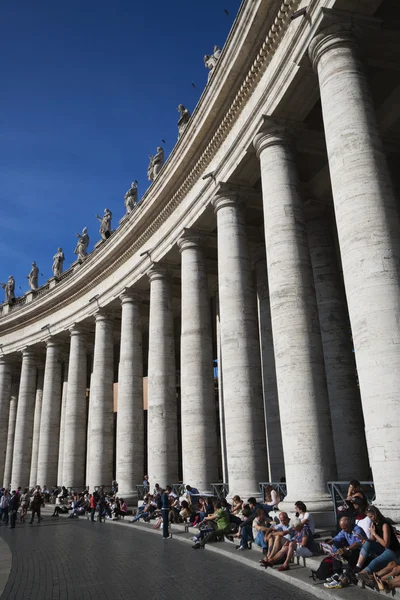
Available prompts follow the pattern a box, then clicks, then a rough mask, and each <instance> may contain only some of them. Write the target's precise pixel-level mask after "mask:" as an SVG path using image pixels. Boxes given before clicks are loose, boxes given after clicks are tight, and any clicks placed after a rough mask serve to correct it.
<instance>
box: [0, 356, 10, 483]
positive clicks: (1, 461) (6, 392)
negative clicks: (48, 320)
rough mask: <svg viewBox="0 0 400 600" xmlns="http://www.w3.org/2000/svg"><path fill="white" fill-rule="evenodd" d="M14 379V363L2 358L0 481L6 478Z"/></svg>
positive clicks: (0, 360)
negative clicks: (7, 441)
mask: <svg viewBox="0 0 400 600" xmlns="http://www.w3.org/2000/svg"><path fill="white" fill-rule="evenodd" d="M11 381H12V364H11V362H10V360H9V359H7V358H0V440H1V443H0V481H3V479H4V467H5V462H6V449H7V444H6V439H7V431H8V418H9V413H10V397H11Z"/></svg>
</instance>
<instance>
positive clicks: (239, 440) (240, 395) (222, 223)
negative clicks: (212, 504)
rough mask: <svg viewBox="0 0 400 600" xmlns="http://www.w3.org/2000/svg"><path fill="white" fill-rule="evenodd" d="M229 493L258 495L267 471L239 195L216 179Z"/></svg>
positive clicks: (251, 291) (254, 309)
mask: <svg viewBox="0 0 400 600" xmlns="http://www.w3.org/2000/svg"><path fill="white" fill-rule="evenodd" d="M212 203H213V206H214V209H215V212H216V214H217V226H218V227H217V230H218V289H219V311H220V326H221V344H222V355H223V363H222V368H223V381H224V410H225V432H226V448H227V462H228V478H229V481H228V484H229V494H230V495H231V496H232V495H234V494H239V495H240V496H241V497H244V498H246V499H247V498H248V497H249V496H250V495H251V496H258V494H259V485H258V484H259V482H260V481H265V478H266V476H267V474H268V466H267V453H266V445H265V421H264V406H263V394H262V382H261V359H260V346H259V338H258V323H257V307H256V292H255V289H254V285H253V277H252V269H251V262H250V256H249V249H248V243H247V236H246V224H245V219H244V214H243V210H242V199H241V197H239V195H238V192H237V191H236V189H235V188H230V187H229V186H225V185H224V184H222V185H221V187H220V190H219V192H217V195H216V196H215V197H214V199H213V201H212Z"/></svg>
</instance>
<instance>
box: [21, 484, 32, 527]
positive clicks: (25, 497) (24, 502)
mask: <svg viewBox="0 0 400 600" xmlns="http://www.w3.org/2000/svg"><path fill="white" fill-rule="evenodd" d="M29 501H30V495H29V490H28V488H25V489H24V493H23V494H21V523H25V517H26V513H27V512H28V508H29Z"/></svg>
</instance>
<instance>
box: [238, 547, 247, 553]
mask: <svg viewBox="0 0 400 600" xmlns="http://www.w3.org/2000/svg"><path fill="white" fill-rule="evenodd" d="M236 550H239V551H240V552H243V551H244V550H248V548H246V547H245V546H238V547H237V548H236Z"/></svg>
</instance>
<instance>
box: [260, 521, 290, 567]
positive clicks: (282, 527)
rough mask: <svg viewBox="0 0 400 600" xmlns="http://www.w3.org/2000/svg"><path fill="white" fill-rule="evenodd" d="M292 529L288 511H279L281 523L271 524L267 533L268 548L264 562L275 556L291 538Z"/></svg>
mask: <svg viewBox="0 0 400 600" xmlns="http://www.w3.org/2000/svg"><path fill="white" fill-rule="evenodd" d="M291 536H292V530H291V525H290V519H289V516H288V514H287V513H285V512H281V513H279V523H278V524H273V525H271V527H270V529H269V530H268V531H267V532H266V533H265V541H266V542H267V545H268V549H267V555H266V557H265V559H263V561H262V562H265V561H266V562H268V561H269V560H270V559H271V558H272V557H273V556H275V555H276V554H277V553H278V552H279V550H280V549H281V548H282V546H283V545H284V544H285V543H286V542H287V541H290V540H291Z"/></svg>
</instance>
